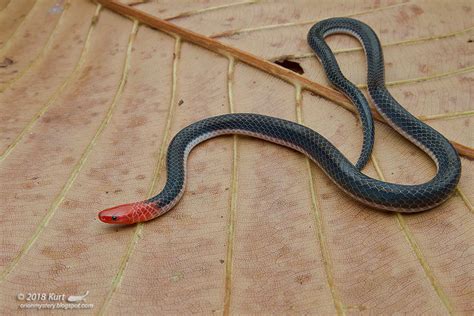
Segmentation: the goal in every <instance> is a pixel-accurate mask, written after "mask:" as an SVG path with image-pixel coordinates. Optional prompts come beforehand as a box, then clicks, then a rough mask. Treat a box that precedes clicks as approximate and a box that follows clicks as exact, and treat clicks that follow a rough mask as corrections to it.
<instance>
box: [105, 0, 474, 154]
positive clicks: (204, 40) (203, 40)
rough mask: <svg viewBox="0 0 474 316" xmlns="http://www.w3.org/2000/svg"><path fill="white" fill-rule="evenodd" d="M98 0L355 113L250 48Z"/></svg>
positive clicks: (463, 150) (333, 94)
mask: <svg viewBox="0 0 474 316" xmlns="http://www.w3.org/2000/svg"><path fill="white" fill-rule="evenodd" d="M97 2H99V3H100V4H102V5H103V6H104V7H106V8H108V9H110V10H112V11H115V12H117V13H120V14H122V15H125V16H128V17H130V18H132V19H135V20H138V21H139V22H141V23H143V24H146V25H148V26H150V27H152V28H155V29H157V30H159V31H162V32H165V33H168V34H170V35H172V36H179V37H181V38H182V39H183V40H186V41H188V42H190V43H193V44H196V45H198V46H201V47H203V48H205V49H208V50H211V51H213V52H217V53H219V54H221V55H224V56H228V57H233V58H235V59H237V60H240V61H242V62H244V63H246V64H248V65H250V66H253V67H255V68H257V69H260V70H262V71H265V72H267V73H270V74H272V75H274V76H276V77H278V78H280V79H282V80H285V81H287V82H289V83H291V84H293V85H295V86H300V87H301V88H302V89H305V90H308V91H311V92H314V93H315V94H317V95H319V96H321V97H323V98H325V99H328V100H330V101H332V102H334V103H336V104H338V105H340V106H342V107H344V108H345V109H347V110H349V111H351V112H353V113H356V109H355V107H354V106H353V104H352V103H351V102H349V100H348V99H347V98H346V97H345V96H344V95H343V94H341V93H340V92H338V91H336V90H334V89H331V88H329V87H325V86H323V85H320V84H318V83H316V82H313V81H311V80H309V79H307V78H305V77H303V76H301V75H299V74H297V73H296V72H293V71H291V70H288V69H286V68H283V67H281V66H279V65H277V64H274V63H272V62H269V61H267V60H265V59H262V58H260V57H257V56H255V55H253V54H250V53H248V52H245V51H242V50H240V49H238V48H235V47H232V46H229V45H226V44H223V43H221V42H219V41H217V40H214V39H212V38H209V37H207V36H204V35H202V34H199V33H195V32H193V31H191V30H188V29H185V28H182V27H179V26H177V25H175V24H173V23H170V22H168V21H165V20H162V19H159V18H157V17H155V16H153V15H150V14H148V13H146V12H143V11H140V10H137V9H135V8H133V7H129V6H127V5H124V4H121V3H119V2H117V1H113V0H97ZM371 111H372V114H373V116H374V118H375V119H376V120H378V121H380V122H383V123H386V122H385V120H384V119H383V118H382V117H381V116H380V114H379V113H378V112H377V111H375V110H374V109H371ZM451 144H452V145H453V146H454V147H455V148H456V150H457V151H458V152H459V154H461V155H463V156H466V157H468V158H471V159H474V148H470V147H467V146H464V145H462V144H459V143H457V142H454V141H451Z"/></svg>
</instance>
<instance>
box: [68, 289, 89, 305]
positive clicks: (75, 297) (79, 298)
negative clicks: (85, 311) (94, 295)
mask: <svg viewBox="0 0 474 316" xmlns="http://www.w3.org/2000/svg"><path fill="white" fill-rule="evenodd" d="M87 295H89V291H87V292H86V293H84V294H83V295H69V296H68V298H67V299H66V301H68V302H69V303H77V302H82V301H85V299H86V296H87Z"/></svg>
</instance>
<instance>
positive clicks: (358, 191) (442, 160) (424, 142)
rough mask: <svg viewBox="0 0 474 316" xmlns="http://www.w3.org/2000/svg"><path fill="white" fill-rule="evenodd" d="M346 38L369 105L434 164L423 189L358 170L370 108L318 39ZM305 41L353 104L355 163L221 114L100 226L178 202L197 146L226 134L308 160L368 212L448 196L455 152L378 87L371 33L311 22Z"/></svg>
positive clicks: (174, 144) (322, 141) (179, 139)
mask: <svg viewBox="0 0 474 316" xmlns="http://www.w3.org/2000/svg"><path fill="white" fill-rule="evenodd" d="M334 33H345V34H349V35H353V36H355V37H356V38H358V39H359V41H360V42H361V43H362V46H363V48H364V50H365V55H366V57H367V68H368V69H367V81H368V82H367V87H368V91H369V94H370V97H371V99H372V102H373V104H374V106H375V107H376V109H377V111H378V112H379V113H380V114H381V115H382V117H383V118H384V119H385V121H386V122H387V123H388V124H389V125H390V126H391V127H392V128H394V129H395V130H396V131H397V132H398V133H400V134H401V135H402V136H404V137H405V138H407V139H408V140H409V141H410V142H412V143H413V144H415V145H416V146H418V147H419V148H421V149H422V150H423V151H424V152H426V153H427V154H428V155H429V156H430V157H431V158H432V160H433V161H434V163H435V164H436V167H437V173H436V175H435V176H434V177H433V178H432V179H431V180H429V181H427V182H425V183H422V184H415V185H403V184H396V183H389V182H384V181H380V180H377V179H374V178H371V177H369V176H367V175H365V174H363V173H362V172H361V171H360V170H361V169H362V168H363V167H364V166H365V165H366V164H367V162H368V160H369V158H370V155H371V152H372V147H373V144H374V124H373V119H372V115H371V112H370V108H369V104H368V102H367V100H366V98H365V97H364V95H363V94H362V92H361V91H360V90H359V89H358V88H357V87H356V86H355V85H354V84H352V83H351V82H350V81H348V80H347V79H346V78H345V77H344V75H343V74H342V73H341V71H340V69H339V66H338V64H337V61H336V59H335V57H334V54H333V53H332V51H331V49H330V48H329V46H328V45H327V44H326V42H325V40H324V38H325V37H326V36H328V35H330V34H334ZM308 43H309V45H310V46H311V47H312V49H313V50H314V51H315V53H316V55H317V57H318V58H319V60H320V62H321V64H322V65H323V67H324V70H325V72H326V74H327V77H328V79H329V81H330V82H331V84H332V85H333V86H334V87H335V88H336V89H337V90H339V91H341V92H342V93H344V94H345V95H346V96H347V97H348V98H349V99H350V100H351V102H352V103H353V104H354V105H355V106H356V107H357V110H358V112H359V114H360V121H361V125H362V128H363V131H364V139H363V144H362V151H361V154H360V157H359V160H358V161H357V163H356V164H355V165H354V164H352V163H351V162H350V161H349V160H348V159H347V158H346V157H345V156H344V155H343V154H342V153H341V152H340V151H339V150H338V149H337V148H336V147H334V145H332V144H331V143H330V142H329V141H328V140H327V139H326V138H324V137H323V136H321V135H320V134H318V133H317V132H315V131H313V130H312V129H310V128H308V127H305V126H303V125H300V124H297V123H294V122H291V121H286V120H283V119H279V118H275V117H270V116H265V115H259V114H252V113H239V114H226V115H220V116H215V117H209V118H206V119H203V120H201V121H198V122H195V123H193V124H191V125H189V126H187V127H185V128H184V129H182V130H181V131H180V132H178V133H177V134H176V136H175V137H174V138H173V140H172V141H171V143H170V145H169V148H168V153H167V180H166V185H165V187H164V188H163V190H162V191H161V192H160V193H159V194H158V195H156V196H154V197H152V198H150V199H148V200H145V201H141V202H135V203H130V204H125V205H120V206H116V207H113V208H110V209H106V210H103V211H101V212H100V213H99V219H100V220H101V221H103V222H106V223H114V224H133V223H137V222H143V221H148V220H151V219H153V218H156V217H158V216H160V215H162V214H164V213H166V212H167V211H169V210H170V209H172V208H173V207H174V206H175V205H176V203H178V201H179V200H180V198H181V196H182V195H183V193H184V191H185V182H186V162H187V158H188V155H189V153H190V151H191V150H192V149H193V148H194V147H195V146H196V145H198V144H199V143H201V142H203V141H205V140H207V139H210V138H213V137H216V136H219V135H226V134H241V135H247V136H251V137H256V138H260V139H264V140H267V141H270V142H274V143H277V144H280V145H283V146H286V147H290V148H292V149H294V150H297V151H299V152H301V153H303V154H304V155H306V156H308V157H309V158H310V159H311V160H312V161H314V162H315V163H316V164H317V165H318V166H319V167H321V169H322V170H323V171H324V172H325V173H326V175H327V176H328V177H329V178H330V179H331V180H332V181H334V183H335V184H336V185H337V186H338V187H339V188H341V189H342V191H344V192H345V193H347V194H348V195H350V196H351V197H353V198H354V199H355V200H357V201H359V202H361V203H363V204H366V205H368V206H370V207H374V208H378V209H382V210H387V211H394V212H404V213H410V212H419V211H424V210H428V209H431V208H433V207H435V206H437V205H439V204H441V203H443V202H444V201H446V200H447V199H448V198H449V197H450V195H451V194H452V193H453V192H454V190H455V188H456V185H457V184H458V182H459V178H460V175H461V162H460V159H459V156H458V153H457V152H456V150H455V149H454V148H453V146H452V145H451V144H450V143H449V141H448V140H447V139H446V138H445V137H444V136H443V135H441V134H440V133H438V132H437V131H435V130H434V129H433V128H431V127H429V126H428V125H426V124H425V123H423V122H421V121H419V120H418V119H417V118H416V117H414V116H413V115H411V114H410V113H409V112H408V111H407V110H405V109H404V108H403V107H402V106H401V105H400V104H399V103H398V102H397V101H396V100H395V99H394V98H393V97H392V96H391V95H390V93H389V92H388V91H387V89H386V87H385V75H384V60H383V54H382V48H381V45H380V42H379V39H378V38H377V35H376V34H375V32H374V31H373V30H372V29H371V28H370V27H369V26H368V25H366V24H364V23H362V22H360V21H357V20H354V19H350V18H331V19H327V20H324V21H321V22H319V23H317V24H315V25H314V26H313V27H312V28H311V29H310V31H309V33H308Z"/></svg>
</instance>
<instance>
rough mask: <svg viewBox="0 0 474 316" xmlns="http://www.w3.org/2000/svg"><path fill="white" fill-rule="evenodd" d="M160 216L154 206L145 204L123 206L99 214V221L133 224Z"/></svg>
mask: <svg viewBox="0 0 474 316" xmlns="http://www.w3.org/2000/svg"><path fill="white" fill-rule="evenodd" d="M159 214H160V212H159V208H158V207H157V206H156V205H154V204H149V203H145V202H138V203H131V204H123V205H119V206H115V207H111V208H108V209H106V210H103V211H101V212H99V219H100V220H101V221H102V222H104V223H107V224H134V223H138V222H144V221H148V220H150V219H153V218H155V217H156V216H158V215H159Z"/></svg>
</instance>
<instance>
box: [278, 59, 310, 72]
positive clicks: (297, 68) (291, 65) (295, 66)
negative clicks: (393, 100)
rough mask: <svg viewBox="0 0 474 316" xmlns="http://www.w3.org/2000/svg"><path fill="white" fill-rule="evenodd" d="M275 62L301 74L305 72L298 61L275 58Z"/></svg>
mask: <svg viewBox="0 0 474 316" xmlns="http://www.w3.org/2000/svg"><path fill="white" fill-rule="evenodd" d="M275 64H277V65H280V66H282V67H284V68H286V69H289V70H292V71H294V72H297V73H299V74H300V75H302V74H304V69H303V67H301V65H300V63H298V62H296V61H291V60H288V59H283V60H275Z"/></svg>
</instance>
